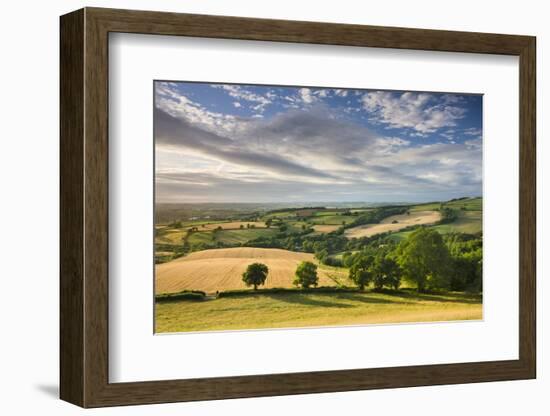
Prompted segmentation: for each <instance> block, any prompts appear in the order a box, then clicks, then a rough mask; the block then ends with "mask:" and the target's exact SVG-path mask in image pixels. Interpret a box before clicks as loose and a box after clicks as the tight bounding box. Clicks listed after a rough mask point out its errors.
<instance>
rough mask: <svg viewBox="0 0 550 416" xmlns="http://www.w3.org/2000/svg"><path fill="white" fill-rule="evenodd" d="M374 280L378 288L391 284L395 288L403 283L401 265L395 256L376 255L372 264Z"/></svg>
mask: <svg viewBox="0 0 550 416" xmlns="http://www.w3.org/2000/svg"><path fill="white" fill-rule="evenodd" d="M371 270H372V273H373V282H374V287H375V288H376V289H382V288H383V287H384V286H389V287H391V288H393V289H395V290H397V289H399V285H400V284H401V273H402V271H401V267H399V264H398V263H397V261H395V260H394V259H393V258H391V257H389V256H385V255H378V256H376V257H375V259H374V262H373V264H372V268H371Z"/></svg>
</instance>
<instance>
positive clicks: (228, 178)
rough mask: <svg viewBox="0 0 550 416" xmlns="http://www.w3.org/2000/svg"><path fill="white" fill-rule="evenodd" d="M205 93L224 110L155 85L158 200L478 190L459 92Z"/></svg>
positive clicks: (191, 92) (474, 132)
mask: <svg viewBox="0 0 550 416" xmlns="http://www.w3.org/2000/svg"><path fill="white" fill-rule="evenodd" d="M226 87H229V88H226ZM213 90H215V91H219V93H221V94H224V95H225V96H226V97H227V99H228V100H227V107H225V109H224V107H223V105H222V104H223V103H222V101H221V98H223V97H221V98H220V101H215V97H217V96H214V97H210V98H209V100H206V99H204V98H203V99H201V97H202V96H201V94H200V93H201V91H203V90H201V89H200V86H196V85H193V86H192V88H191V87H189V88H188V89H185V88H181V85H178V84H175V85H171V84H160V83H158V85H157V86H156V101H155V107H156V109H155V144H156V149H157V164H156V170H157V175H156V181H157V197H158V198H160V199H159V200H162V201H191V200H193V201H212V202H223V201H249V202H253V201H254V202H261V201H276V200H279V201H281V200H282V201H284V200H289V199H293V198H294V199H296V198H298V197H299V198H301V199H302V200H304V201H315V200H325V201H326V200H338V199H341V198H344V199H345V200H354V201H359V200H362V201H366V200H385V201H390V200H401V201H402V200H405V199H409V200H422V199H439V198H440V196H442V195H444V196H449V197H455V196H464V195H477V194H479V193H480V192H481V148H482V146H481V136H480V133H481V126H480V125H479V124H477V125H476V121H475V120H476V119H467V118H466V113H467V107H466V104H465V101H462V100H461V97H458V98H452V97H454V96H453V95H448V97H444V96H442V95H434V94H427V93H389V92H382V91H369V92H367V93H365V92H364V91H361V94H357V91H353V90H335V89H327V90H321V89H311V88H290V87H288V88H280V87H279V88H271V87H255V88H252V87H246V88H245V87H239V86H232V85H222V86H219V85H218V86H217V87H216V88H214V89H211V91H213ZM323 91H324V92H323ZM343 92H345V93H346V99H345V100H342V98H344V96H343V95H342V94H343ZM216 94H218V92H216ZM204 96H207V94H206V93H204ZM258 97H264V98H265V100H269V104H266V101H264V98H258ZM449 97H451V98H449ZM343 102H345V104H343ZM237 104H239V105H240V106H239V105H237ZM258 105H260V106H264V107H262V108H264V109H265V111H261V110H260V109H258V110H254V109H253V107H255V106H258ZM288 105H292V107H290V108H289V107H288ZM245 106H246V107H245ZM214 108H217V109H219V110H217V111H214V110H213V109H214ZM268 108H269V110H268ZM273 108H277V109H278V110H276V111H274V110H273ZM244 110H246V111H244ZM356 110H359V111H356ZM232 111H236V113H232ZM243 111H244V112H243ZM236 114H245V115H239V116H237V115H236ZM364 114H367V115H368V117H369V118H371V119H372V118H374V119H375V120H374V121H371V120H368V119H364V118H363V117H364ZM463 119H464V120H465V121H464V122H463ZM466 121H467V122H468V123H469V124H465V123H466ZM388 127H390V128H391V130H388V129H387V128H388ZM442 198H443V197H442Z"/></svg>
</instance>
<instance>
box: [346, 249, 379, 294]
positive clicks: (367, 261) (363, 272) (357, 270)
mask: <svg viewBox="0 0 550 416" xmlns="http://www.w3.org/2000/svg"><path fill="white" fill-rule="evenodd" d="M373 262H374V257H373V256H372V255H368V254H363V253H361V254H360V255H358V256H355V258H354V260H353V264H352V265H351V267H350V269H349V278H350V280H351V281H352V282H353V283H355V284H356V285H357V287H359V289H360V290H364V289H365V286H367V285H368V284H369V283H370V282H371V281H372V278H373V274H372V270H371V267H372V264H373Z"/></svg>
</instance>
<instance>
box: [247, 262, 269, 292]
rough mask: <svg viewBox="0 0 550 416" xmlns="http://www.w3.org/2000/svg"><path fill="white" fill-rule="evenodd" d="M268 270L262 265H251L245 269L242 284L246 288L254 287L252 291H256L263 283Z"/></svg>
mask: <svg viewBox="0 0 550 416" xmlns="http://www.w3.org/2000/svg"><path fill="white" fill-rule="evenodd" d="M268 273H269V269H268V268H267V266H266V265H265V264H263V263H252V264H249V265H248V267H247V268H246V271H245V272H244V273H243V282H244V283H245V284H246V286H254V290H258V286H260V285H263V284H264V283H265V279H267V274H268Z"/></svg>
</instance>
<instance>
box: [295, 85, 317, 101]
mask: <svg viewBox="0 0 550 416" xmlns="http://www.w3.org/2000/svg"><path fill="white" fill-rule="evenodd" d="M298 92H299V94H300V98H301V99H302V101H303V102H304V103H306V104H311V103H312V102H313V101H315V97H314V96H313V95H312V94H311V90H310V89H309V88H300V90H299V91H298Z"/></svg>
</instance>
